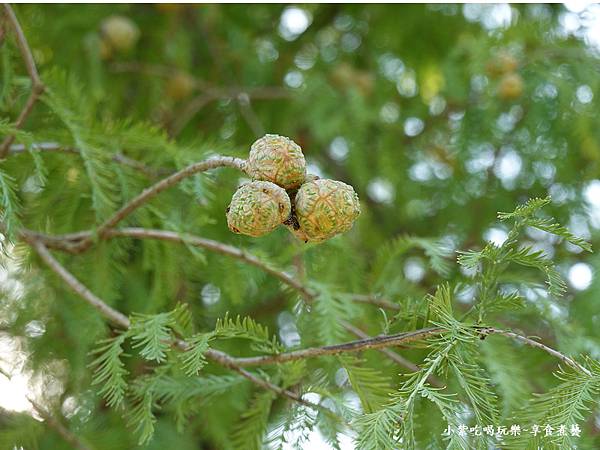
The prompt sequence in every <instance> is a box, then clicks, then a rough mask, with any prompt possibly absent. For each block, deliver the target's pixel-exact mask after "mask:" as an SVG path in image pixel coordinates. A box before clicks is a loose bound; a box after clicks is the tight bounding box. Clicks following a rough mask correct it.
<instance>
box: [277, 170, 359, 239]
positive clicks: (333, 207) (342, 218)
mask: <svg viewBox="0 0 600 450" xmlns="http://www.w3.org/2000/svg"><path fill="white" fill-rule="evenodd" d="M294 213H295V216H296V219H297V224H296V225H297V228H295V227H294V226H292V225H290V226H289V227H288V228H289V229H290V231H291V232H292V233H293V234H294V235H295V236H296V237H298V238H299V239H301V240H303V241H305V242H320V241H324V240H326V239H329V238H331V237H333V236H335V235H336V234H340V233H345V232H346V231H348V230H350V229H351V228H352V224H353V223H354V220H356V218H357V217H358V216H359V215H360V203H359V200H358V195H357V194H356V192H354V189H353V188H352V186H349V185H347V184H346V183H342V182H341V181H335V180H327V179H319V180H313V181H309V182H307V183H304V184H303V185H302V186H301V187H300V189H298V192H297V193H296V197H295V199H294Z"/></svg>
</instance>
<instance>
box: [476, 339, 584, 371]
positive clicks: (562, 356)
mask: <svg viewBox="0 0 600 450" xmlns="http://www.w3.org/2000/svg"><path fill="white" fill-rule="evenodd" d="M481 334H482V335H487V334H501V335H503V336H508V337H511V338H513V339H515V340H517V341H521V342H523V343H524V344H527V345H529V346H531V347H536V348H539V349H541V350H544V351H545V352H546V353H548V354H550V355H552V356H554V357H555V358H558V359H560V360H561V361H562V362H564V363H565V364H568V365H569V366H571V367H572V368H574V369H576V370H579V371H581V372H583V373H585V374H586V375H588V376H590V377H591V376H592V373H591V372H590V371H589V370H588V369H586V368H585V367H583V366H582V365H581V364H579V363H578V362H577V361H575V360H574V359H572V358H569V357H568V356H567V355H565V354H564V353H561V352H559V351H558V350H554V349H553V348H551V347H548V346H547V345H545V344H542V343H541V342H538V341H535V340H533V339H531V338H529V337H527V336H523V335H521V334H518V333H515V332H514V331H510V330H501V329H498V328H492V327H490V328H484V329H482V331H481Z"/></svg>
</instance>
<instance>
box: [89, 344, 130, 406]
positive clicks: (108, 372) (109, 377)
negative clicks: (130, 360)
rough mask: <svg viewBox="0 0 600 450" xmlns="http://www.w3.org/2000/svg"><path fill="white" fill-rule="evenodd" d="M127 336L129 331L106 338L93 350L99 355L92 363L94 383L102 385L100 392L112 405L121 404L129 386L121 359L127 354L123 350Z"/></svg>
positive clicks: (126, 372) (109, 404)
mask: <svg viewBox="0 0 600 450" xmlns="http://www.w3.org/2000/svg"><path fill="white" fill-rule="evenodd" d="M127 337H128V334H127V333H121V334H119V335H118V336H116V337H114V338H110V339H106V340H105V341H103V342H102V343H101V344H100V346H99V347H98V348H97V349H96V350H94V352H93V353H94V354H96V355H98V356H97V357H96V359H94V361H93V362H92V364H91V365H92V367H94V380H93V382H92V384H93V385H98V384H99V385H101V387H100V389H99V391H98V394H99V395H101V396H102V397H104V399H105V400H106V403H107V404H108V406H110V407H117V406H120V405H121V403H122V401H123V398H124V397H125V391H126V390H127V386H128V385H127V381H126V380H125V378H126V377H127V375H128V371H127V369H126V368H125V363H124V362H123V361H122V360H121V358H122V357H123V356H126V355H125V354H124V352H123V344H124V342H125V339H126V338H127Z"/></svg>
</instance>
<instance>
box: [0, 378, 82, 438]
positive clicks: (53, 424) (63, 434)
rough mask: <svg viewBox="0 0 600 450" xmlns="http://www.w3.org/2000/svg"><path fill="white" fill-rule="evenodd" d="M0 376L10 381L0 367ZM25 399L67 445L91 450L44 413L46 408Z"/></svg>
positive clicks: (29, 398)
mask: <svg viewBox="0 0 600 450" xmlns="http://www.w3.org/2000/svg"><path fill="white" fill-rule="evenodd" d="M0 374H2V375H4V376H5V377H6V378H8V379H9V380H11V379H12V376H11V374H10V373H8V372H7V371H6V370H4V369H2V368H1V367H0ZM25 398H26V399H27V401H28V402H29V404H30V405H31V407H32V408H33V409H34V410H35V412H36V413H37V414H38V415H39V416H40V417H41V418H42V419H44V422H45V423H46V424H47V425H48V426H49V427H50V428H52V429H53V430H54V431H56V432H57V433H58V434H59V435H60V437H62V438H63V440H64V441H65V442H66V443H67V444H70V445H71V446H72V447H73V448H75V449H77V450H92V447H90V446H88V445H87V444H85V443H83V442H82V441H81V439H80V438H79V437H78V436H77V435H76V434H74V433H73V432H72V431H71V430H69V429H68V428H67V427H66V426H65V425H63V423H62V422H61V421H59V420H58V419H56V418H55V417H54V416H52V414H50V413H49V412H48V411H46V408H44V407H43V406H42V405H40V404H39V403H38V402H37V401H35V400H34V399H33V397H31V396H30V395H26V396H25Z"/></svg>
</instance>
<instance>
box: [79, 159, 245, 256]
mask: <svg viewBox="0 0 600 450" xmlns="http://www.w3.org/2000/svg"><path fill="white" fill-rule="evenodd" d="M244 166H245V160H243V159H239V158H234V157H233V156H214V157H212V158H209V159H206V160H204V161H201V162H197V163H194V164H191V165H189V166H188V167H186V168H185V169H182V170H180V171H179V172H175V173H174V174H172V175H170V176H168V177H166V178H163V179H162V180H161V181H159V182H157V183H156V184H154V185H152V186H150V187H148V188H146V189H144V190H143V191H142V192H141V193H140V194H139V195H138V196H136V197H134V198H133V199H132V200H130V201H129V202H128V203H127V204H125V205H124V206H123V207H122V208H121V209H120V210H118V211H117V212H116V213H115V214H114V215H113V216H112V217H110V218H109V219H107V220H106V221H105V222H104V223H102V224H101V225H100V226H99V227H98V229H97V230H96V234H97V235H98V237H99V238H103V237H104V236H105V234H106V233H107V231H108V230H110V229H111V228H113V227H114V226H115V225H117V224H118V223H119V222H121V221H122V220H123V219H125V217H127V216H128V215H130V214H131V213H132V212H133V211H135V210H136V209H137V208H139V207H140V206H142V205H143V204H144V203H146V202H148V201H149V200H151V199H152V198H154V197H156V196H157V195H158V194H160V193H161V192H162V191H165V190H167V189H169V188H170V187H171V186H173V185H175V184H177V183H179V182H180V181H182V180H184V179H185V178H188V177H191V176H192V175H194V174H196V173H200V172H205V171H207V170H210V169H216V168H218V167H233V168H236V169H238V170H241V171H242V172H244V169H245V167H244ZM92 244H93V240H92V238H91V237H88V238H86V239H84V240H83V241H81V242H80V243H79V244H78V246H77V251H84V250H86V249H88V248H89V247H90V246H91V245H92Z"/></svg>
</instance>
